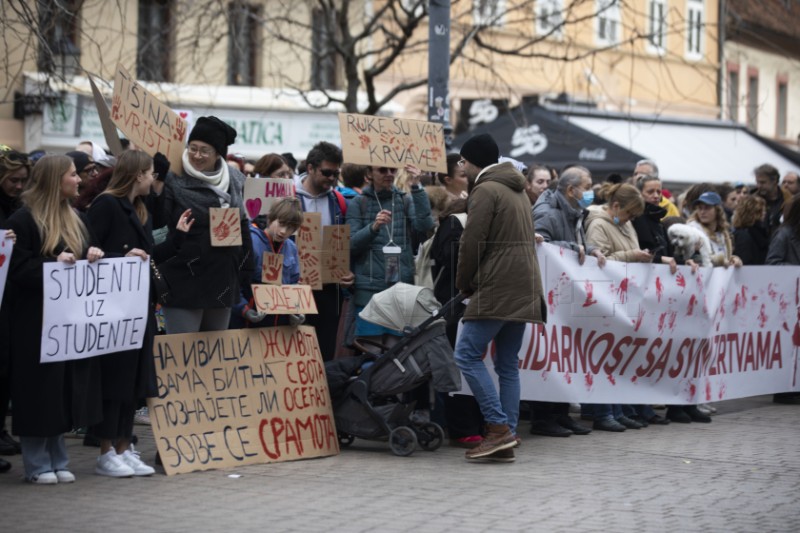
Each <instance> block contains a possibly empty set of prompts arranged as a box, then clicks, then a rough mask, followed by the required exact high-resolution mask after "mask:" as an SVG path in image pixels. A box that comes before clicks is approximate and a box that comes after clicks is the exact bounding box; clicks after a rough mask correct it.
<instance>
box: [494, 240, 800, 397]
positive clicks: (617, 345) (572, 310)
mask: <svg viewBox="0 0 800 533" xmlns="http://www.w3.org/2000/svg"><path fill="white" fill-rule="evenodd" d="M537 255H538V258H539V265H540V267H541V272H542V279H543V284H544V290H545V299H546V305H547V323H546V324H544V325H537V326H535V327H532V326H528V328H527V330H526V332H525V336H524V339H523V343H522V348H521V350H520V352H519V359H520V365H519V366H520V380H521V384H522V398H523V399H525V400H540V401H554V402H579V403H584V402H585V403H628V404H640V403H643V404H694V403H705V402H712V401H719V400H727V399H731V398H741V397H745V396H754V395H760V394H772V393H776V392H785V391H800V375H799V374H800V368H798V357H799V356H800V267H796V266H758V267H747V266H745V267H741V268H733V267H731V268H727V269H726V268H710V267H708V268H701V269H699V270H698V272H697V273H696V274H692V273H691V269H690V268H689V267H684V266H679V267H678V271H677V273H676V274H675V275H672V274H670V272H669V267H668V266H666V265H654V264H649V263H647V264H645V263H622V262H618V261H608V262H607V263H606V265H605V267H603V268H599V267H598V266H597V261H596V260H595V259H594V258H592V257H587V258H586V262H585V263H584V265H583V266H581V265H578V261H577V256H576V254H575V253H574V252H572V251H570V250H566V249H563V248H559V247H557V246H554V245H550V244H543V245H541V246H539V247H537ZM520 290H521V291H523V290H530V287H528V288H526V287H524V286H523V285H520ZM490 352H491V350H490ZM490 359H491V358H490V357H486V360H487V362H488V361H490ZM490 366H491V365H490Z"/></svg>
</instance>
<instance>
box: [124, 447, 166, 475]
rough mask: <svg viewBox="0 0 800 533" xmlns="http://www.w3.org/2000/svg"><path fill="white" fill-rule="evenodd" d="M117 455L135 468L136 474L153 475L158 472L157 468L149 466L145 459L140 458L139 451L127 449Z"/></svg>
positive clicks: (134, 472)
mask: <svg viewBox="0 0 800 533" xmlns="http://www.w3.org/2000/svg"><path fill="white" fill-rule="evenodd" d="M117 457H119V458H121V459H122V461H123V462H124V463H125V464H126V465H128V466H129V467H131V468H132V469H133V475H134V476H152V475H153V474H155V473H156V469H155V468H153V467H152V466H147V465H146V464H145V463H144V461H142V460H141V459H139V452H135V451H132V450H125V451H124V452H122V455H118V456H117Z"/></svg>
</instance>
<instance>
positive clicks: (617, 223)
mask: <svg viewBox="0 0 800 533" xmlns="http://www.w3.org/2000/svg"><path fill="white" fill-rule="evenodd" d="M611 221H612V222H614V225H615V226H619V217H614V218H612V219H611Z"/></svg>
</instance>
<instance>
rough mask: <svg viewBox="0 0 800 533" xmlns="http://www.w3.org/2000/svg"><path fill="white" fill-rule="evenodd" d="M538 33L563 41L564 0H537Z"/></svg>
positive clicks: (535, 7)
mask: <svg viewBox="0 0 800 533" xmlns="http://www.w3.org/2000/svg"><path fill="white" fill-rule="evenodd" d="M534 9H535V10H536V33H538V34H539V35H546V36H552V37H555V38H557V39H561V38H562V37H563V36H564V5H563V2H562V0H537V2H536V4H535V6H534Z"/></svg>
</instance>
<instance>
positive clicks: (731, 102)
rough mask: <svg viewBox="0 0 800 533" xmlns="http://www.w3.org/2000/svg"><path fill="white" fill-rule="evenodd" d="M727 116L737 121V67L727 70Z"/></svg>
mask: <svg viewBox="0 0 800 533" xmlns="http://www.w3.org/2000/svg"><path fill="white" fill-rule="evenodd" d="M728 118H729V119H731V120H732V121H734V122H738V121H739V69H738V67H737V68H736V69H731V68H730V67H729V70H728Z"/></svg>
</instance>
